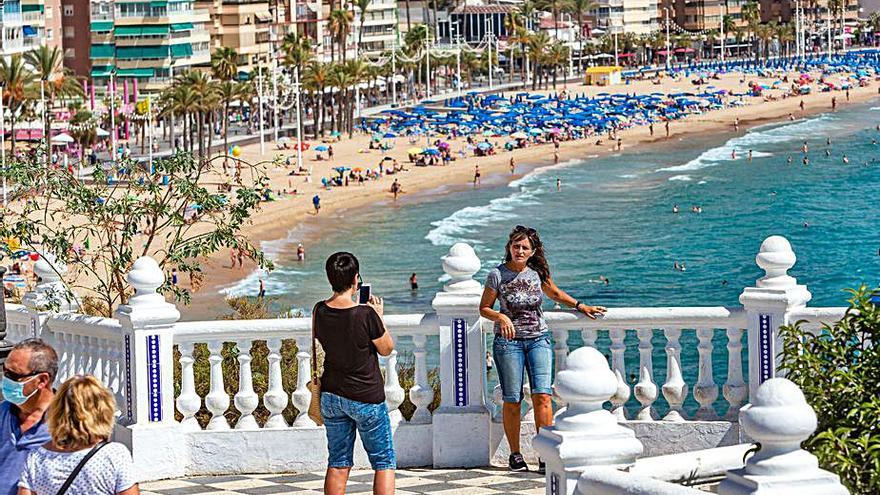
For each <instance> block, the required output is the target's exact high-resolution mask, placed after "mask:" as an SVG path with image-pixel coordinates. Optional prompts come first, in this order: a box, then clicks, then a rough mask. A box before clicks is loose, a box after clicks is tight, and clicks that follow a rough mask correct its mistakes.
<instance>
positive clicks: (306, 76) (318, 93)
mask: <svg viewBox="0 0 880 495" xmlns="http://www.w3.org/2000/svg"><path fill="white" fill-rule="evenodd" d="M329 67H330V66H329V65H328V64H322V63H320V62H312V63H311V64H309V65H308V67H306V69H305V71H304V73H303V87H304V88H305V89H306V90H308V91H309V92H310V93H311V95H312V96H311V100H312V103H313V105H312V106H313V107H314V108H317V114H316V115H315V119H314V123H315V126H316V130H315V134H316V135H320V136H322V137H323V136H324V128H325V115H324V108H325V105H324V99H325V94H324V90H325V88H327V84H328V81H329V79H330V71H329Z"/></svg>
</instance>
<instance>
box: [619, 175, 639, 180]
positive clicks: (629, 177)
mask: <svg viewBox="0 0 880 495" xmlns="http://www.w3.org/2000/svg"><path fill="white" fill-rule="evenodd" d="M618 177H619V178H621V179H635V178H636V177H638V175H636V174H623V175H618Z"/></svg>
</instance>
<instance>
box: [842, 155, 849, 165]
mask: <svg viewBox="0 0 880 495" xmlns="http://www.w3.org/2000/svg"><path fill="white" fill-rule="evenodd" d="M843 163H849V158H847V156H846V153H844V154H843Z"/></svg>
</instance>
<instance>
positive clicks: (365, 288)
mask: <svg viewBox="0 0 880 495" xmlns="http://www.w3.org/2000/svg"><path fill="white" fill-rule="evenodd" d="M358 291H359V292H358V304H367V303H368V302H370V295H371V293H370V284H361V287H360V289H358Z"/></svg>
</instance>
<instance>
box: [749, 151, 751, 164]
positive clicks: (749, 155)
mask: <svg viewBox="0 0 880 495" xmlns="http://www.w3.org/2000/svg"><path fill="white" fill-rule="evenodd" d="M751 161H752V150H749V163H751Z"/></svg>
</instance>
